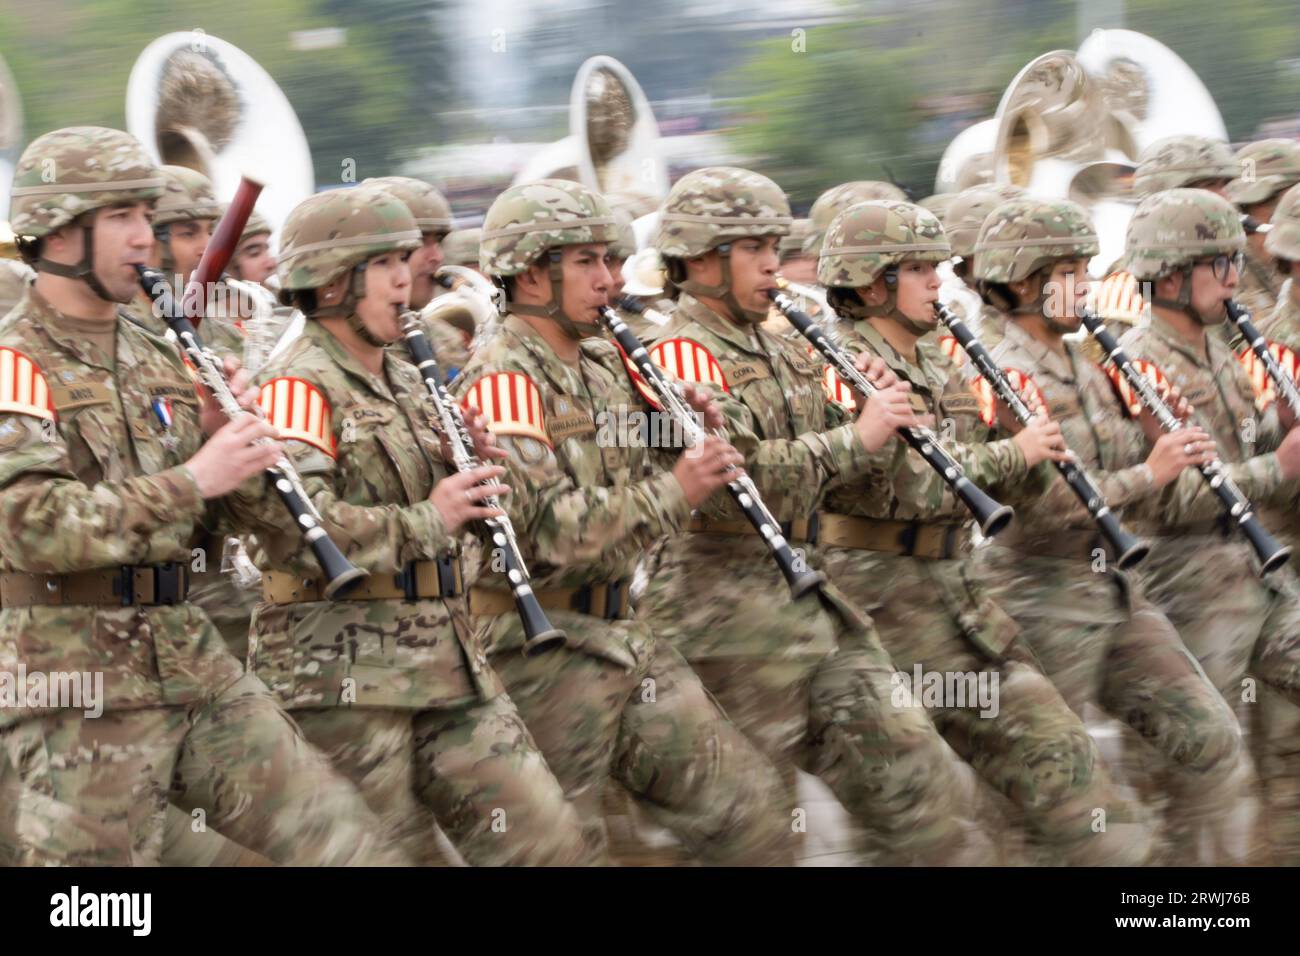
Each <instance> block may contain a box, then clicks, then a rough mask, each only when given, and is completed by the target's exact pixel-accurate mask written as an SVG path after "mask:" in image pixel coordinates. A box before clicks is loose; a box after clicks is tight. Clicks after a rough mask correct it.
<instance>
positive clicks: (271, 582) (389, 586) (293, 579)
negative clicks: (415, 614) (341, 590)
mask: <svg viewBox="0 0 1300 956" xmlns="http://www.w3.org/2000/svg"><path fill="white" fill-rule="evenodd" d="M327 584H328V582H327V581H325V580H324V579H323V578H304V577H299V576H298V575H295V574H289V573H288V572H286V571H266V572H264V573H263V574H262V597H263V599H264V600H266V601H267V602H268V603H270V604H300V603H303V602H305V601H325V600H329V599H328V598H326V597H325V587H326V585H327ZM464 593H465V578H464V574H463V572H462V570H461V565H460V559H459V558H439V559H437V560H436V561H408V562H407V563H406V565H405V567H403V568H402V570H401V571H398V572H397V573H396V574H372V575H370V577H368V578H366V579H364V580H363V581H360V582H359V583H357V584H355V585H354V586H353V587H352V589H351V590H349V591H348V592H347V594H346V595H344V596H342V597H341V598H335V600H342V601H428V600H433V599H435V598H450V597H456V596H457V595H460V594H464Z"/></svg>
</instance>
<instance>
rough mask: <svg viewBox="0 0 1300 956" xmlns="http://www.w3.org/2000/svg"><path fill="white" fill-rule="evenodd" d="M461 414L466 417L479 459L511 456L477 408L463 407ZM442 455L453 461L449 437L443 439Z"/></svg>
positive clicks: (448, 460) (475, 452) (466, 423)
mask: <svg viewBox="0 0 1300 956" xmlns="http://www.w3.org/2000/svg"><path fill="white" fill-rule="evenodd" d="M461 415H462V416H463V417H464V419H465V429H466V430H467V431H468V432H469V437H470V438H471V439H473V441H474V455H475V457H477V458H478V460H479V461H483V462H486V461H491V460H492V459H494V458H496V459H501V458H509V457H510V453H509V452H507V451H506V450H505V449H504V448H502V447H501V446H500V445H498V444H497V437H496V435H493V434H492V432H490V431H489V430H488V427H487V419H486V418H484V417H483V413H482V412H481V411H479V410H478V409H477V408H462V409H461ZM442 457H443V460H444V461H446V462H448V463H449V464H454V462H453V461H452V453H451V446H449V445H448V444H447V439H446V438H445V437H444V438H443V439H442Z"/></svg>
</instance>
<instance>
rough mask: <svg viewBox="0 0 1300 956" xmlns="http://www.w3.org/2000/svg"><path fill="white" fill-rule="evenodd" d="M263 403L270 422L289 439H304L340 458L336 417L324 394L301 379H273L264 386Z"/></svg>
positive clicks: (282, 435)
mask: <svg viewBox="0 0 1300 956" xmlns="http://www.w3.org/2000/svg"><path fill="white" fill-rule="evenodd" d="M259 404H261V406H262V411H264V412H266V418H267V421H269V422H270V423H271V424H272V425H274V426H275V427H276V428H278V429H279V430H280V437H281V438H283V439H285V440H286V441H300V442H305V443H306V444H308V445H311V446H312V447H313V448H319V449H320V450H321V451H323V452H324V453H325V454H327V455H329V456H330V457H331V458H334V457H337V448H336V447H335V442H334V419H333V412H332V410H331V409H330V404H329V402H328V401H326V399H325V396H324V394H322V393H321V390H320V389H318V388H317V387H316V386H315V385H313V384H312V383H311V382H308V381H305V380H303V379H301V378H290V377H285V378H277V379H272V380H271V381H269V382H267V383H266V384H265V385H263V386H262V391H261V398H260V400H259Z"/></svg>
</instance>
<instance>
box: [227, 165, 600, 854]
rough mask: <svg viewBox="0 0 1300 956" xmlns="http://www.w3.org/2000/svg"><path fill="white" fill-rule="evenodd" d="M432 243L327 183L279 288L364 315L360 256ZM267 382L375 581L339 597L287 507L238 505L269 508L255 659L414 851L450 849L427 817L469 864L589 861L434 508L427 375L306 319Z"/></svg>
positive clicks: (260, 553) (373, 200)
mask: <svg viewBox="0 0 1300 956" xmlns="http://www.w3.org/2000/svg"><path fill="white" fill-rule="evenodd" d="M418 242H419V233H418V231H417V230H416V227H415V224H414V222H413V221H412V217H411V214H410V213H409V212H408V211H407V209H406V207H405V206H404V205H403V204H402V203H401V202H400V201H398V200H396V199H394V198H392V197H391V196H389V195H385V194H384V193H380V192H379V191H377V190H371V189H369V188H367V187H360V188H357V189H352V190H340V191H335V192H330V193H323V194H320V195H317V196H314V197H312V198H310V199H308V200H306V201H305V202H304V203H302V204H300V205H299V206H298V207H297V208H296V209H295V210H294V212H293V213H292V214H291V215H290V217H289V220H288V221H287V223H286V224H285V229H284V242H283V247H282V251H281V256H280V263H279V276H280V284H281V287H282V288H283V289H284V290H287V291H289V292H296V291H299V290H314V289H318V288H320V287H321V286H323V285H325V284H327V283H329V282H331V281H332V280H334V279H335V278H336V277H338V276H339V275H348V276H350V283H351V284H350V290H349V293H348V300H347V301H345V302H344V303H343V304H342V305H339V306H328V307H324V306H318V307H316V308H311V307H310V306H309V309H308V311H309V318H318V317H320V316H321V315H322V314H325V315H342V316H346V317H348V321H349V323H354V322H359V321H360V320H359V319H357V318H356V317H355V308H356V301H357V300H358V299H360V298H361V297H362V296H363V295H364V294H365V293H364V282H365V278H364V271H363V270H361V269H360V268H359V267H360V266H362V265H363V264H364V263H365V262H366V261H367V260H368V259H370V258H372V257H374V256H377V255H381V254H383V253H386V252H391V251H394V250H402V249H410V248H412V247H413V246H414V245H415V244H417V243H418ZM258 382H259V384H260V385H261V389H262V392H261V394H262V408H263V409H264V410H265V411H266V412H267V417H268V418H269V420H270V421H271V422H272V423H273V424H275V425H276V426H277V427H278V428H279V429H280V430H281V433H282V435H283V436H284V437H285V438H286V439H287V440H288V441H289V445H288V447H289V449H290V452H291V454H292V455H293V458H294V460H295V463H296V464H297V466H298V470H299V473H300V474H301V475H302V478H303V485H304V488H305V489H306V491H307V494H308V496H309V497H310V498H311V499H312V501H313V502H314V504H315V506H316V509H317V510H318V511H319V512H320V514H321V515H322V516H323V518H324V522H323V524H324V527H325V528H326V529H327V530H328V531H329V532H330V535H331V537H333V539H334V540H335V541H336V542H337V543H338V544H339V546H340V548H342V550H343V551H344V553H345V554H346V555H347V556H348V557H349V559H350V560H351V561H352V562H353V563H354V565H355V566H357V567H359V568H362V569H365V570H367V571H369V572H370V575H371V577H370V579H369V580H368V581H366V582H363V583H362V584H361V585H359V586H358V587H357V589H356V590H355V591H353V592H350V594H349V595H348V596H345V597H343V598H342V599H336V600H328V599H325V598H324V597H323V587H324V583H325V582H323V581H321V580H320V577H321V576H320V568H319V566H318V565H317V563H316V560H315V557H314V556H313V555H312V553H311V550H310V548H309V547H308V546H307V544H306V542H305V541H304V539H303V537H302V535H301V533H300V532H299V530H298V529H297V528H296V527H294V525H293V524H292V523H291V522H289V521H287V520H286V512H285V510H284V508H283V505H282V503H281V502H280V501H279V500H274V499H271V498H270V497H269V496H263V497H261V498H258V499H253V500H249V499H247V498H246V497H245V498H243V499H241V503H240V507H241V509H243V508H247V509H248V510H249V511H250V512H251V513H252V514H253V515H255V517H254V518H253V519H252V520H254V521H255V522H256V530H257V538H258V547H257V549H256V550H255V552H254V557H255V560H256V561H257V564H258V566H259V567H260V568H261V569H262V573H263V601H262V602H261V603H260V604H258V606H257V610H256V612H255V613H254V615H253V628H252V638H251V647H250V652H249V668H250V670H251V671H252V672H253V673H255V674H257V675H258V676H259V677H260V678H262V679H263V680H264V681H266V684H267V686H268V687H270V688H271V690H273V691H274V692H276V693H277V694H279V695H280V697H281V698H282V699H283V701H284V703H285V705H286V706H287V707H288V708H289V709H290V710H291V711H292V712H293V714H294V716H295V718H296V719H297V720H298V723H299V724H300V725H301V727H302V729H303V733H304V734H305V735H306V737H307V739H308V740H310V741H311V742H312V743H313V744H315V745H316V746H317V747H319V748H320V749H321V750H322V751H323V752H324V753H325V754H326V755H328V756H329V758H330V759H331V760H332V761H333V762H334V764H335V766H336V767H338V768H339V769H340V770H341V771H342V772H343V773H344V774H345V775H346V776H348V777H349V778H350V779H351V780H352V781H353V782H354V783H355V784H356V785H357V786H358V787H360V788H361V791H362V793H363V794H364V795H365V797H366V800H367V802H368V803H369V804H370V806H371V807H372V809H374V810H375V812H376V813H377V814H378V815H379V816H380V819H381V821H382V822H383V824H384V826H385V829H386V830H387V831H388V833H389V834H390V835H391V837H392V838H393V839H395V840H397V841H399V842H400V843H401V844H403V845H405V846H406V847H407V848H408V850H409V853H410V855H411V856H412V858H413V859H416V860H418V861H421V862H429V861H430V860H431V859H434V858H435V844H434V831H433V826H432V820H431V819H430V816H429V814H430V812H432V813H433V815H434V816H436V818H437V820H438V822H439V824H441V826H442V827H443V828H444V831H445V832H446V833H447V834H448V836H449V838H450V839H451V841H452V843H453V844H455V845H456V847H457V848H458V849H459V850H460V852H461V854H462V855H463V856H464V857H465V859H466V860H467V861H468V862H470V863H472V864H477V865H495V864H505V863H542V864H555V863H559V864H571V863H576V862H581V861H583V860H584V859H586V858H587V853H586V850H585V848H584V845H583V839H582V833H581V829H580V827H579V824H578V817H577V814H576V811H575V810H574V809H573V807H572V806H571V805H570V804H569V803H568V801H567V800H566V799H565V797H564V793H563V792H562V791H561V789H560V786H559V784H558V783H557V782H556V780H555V778H554V777H553V776H552V775H551V773H550V771H549V770H548V769H547V767H546V763H545V761H544V760H543V759H542V756H541V754H540V753H539V752H538V751H537V749H536V747H535V746H534V745H533V742H532V738H531V737H530V736H529V733H528V730H527V728H525V727H524V725H523V722H522V721H521V720H520V718H519V715H518V714H517V713H516V711H515V708H514V705H513V704H512V703H511V701H510V698H509V697H507V696H506V695H505V694H504V693H503V691H502V688H501V682H500V681H499V680H498V679H497V676H496V674H494V673H493V671H492V669H491V668H490V667H489V666H488V663H487V659H486V657H485V655H484V652H483V648H482V646H481V645H480V644H479V643H478V642H477V641H476V640H475V639H474V637H473V635H472V633H471V630H470V626H469V620H468V617H467V614H466V609H465V597H464V588H463V585H462V584H461V583H460V581H459V580H457V579H458V578H460V577H461V576H460V575H459V574H458V573H457V570H458V569H457V561H458V555H459V551H460V535H459V534H458V533H455V532H449V531H448V530H447V529H446V528H445V527H444V524H443V519H442V516H441V514H440V512H439V510H438V508H437V506H436V505H435V504H434V503H433V502H432V501H431V500H428V499H429V494H430V492H431V490H432V489H433V487H434V485H435V484H436V483H437V482H438V481H440V480H441V479H442V478H444V477H445V476H446V475H447V473H448V472H447V468H446V466H445V465H444V464H443V461H442V455H441V451H440V448H439V438H438V435H437V434H436V433H435V431H434V429H435V424H434V423H435V422H436V420H437V416H436V412H435V411H434V409H433V407H432V404H431V400H430V399H429V397H428V395H427V392H426V389H425V387H424V383H423V382H422V381H421V380H420V377H419V373H418V372H417V370H416V369H415V368H414V366H413V365H412V363H411V362H410V361H409V360H406V359H404V358H403V357H402V356H401V354H400V352H399V351H398V350H397V349H388V350H386V351H385V353H384V358H383V371H382V374H380V375H374V374H372V373H370V372H369V371H367V370H366V368H365V367H364V366H363V365H362V364H361V363H360V361H359V360H358V359H356V358H355V357H353V355H352V354H351V353H350V352H349V351H348V350H347V349H346V348H345V347H344V346H343V345H342V344H341V343H340V342H339V341H338V339H336V338H335V337H334V336H333V335H332V334H331V333H330V332H329V331H328V330H327V329H326V328H324V327H323V326H322V325H321V324H320V323H319V322H316V321H309V322H308V323H307V327H306V329H305V331H304V332H303V334H302V336H301V337H299V338H298V339H296V340H295V341H294V342H293V343H292V344H291V345H290V346H289V347H288V349H287V351H286V352H285V353H284V354H283V355H282V356H280V357H278V358H277V359H275V360H274V361H273V362H272V363H271V364H270V365H269V366H268V367H267V368H266V369H264V370H263V371H262V373H261V374H260V375H259V376H258ZM403 575H405V580H407V581H408V583H407V584H406V585H402V584H401V581H402V580H403V577H402V576H403ZM501 821H504V824H505V835H502V834H501V832H500V830H499V828H498V827H499V823H500V822H501ZM494 824H497V825H494Z"/></svg>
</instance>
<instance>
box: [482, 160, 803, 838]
mask: <svg viewBox="0 0 1300 956" xmlns="http://www.w3.org/2000/svg"><path fill="white" fill-rule="evenodd" d="M612 222H613V219H612V217H611V215H610V213H609V209H608V207H607V205H606V204H605V202H604V200H603V199H601V198H600V197H598V196H596V195H594V194H592V193H590V192H588V191H587V190H585V189H584V188H583V187H581V186H579V185H577V184H575V183H569V182H561V181H559V180H543V181H541V182H538V183H532V184H529V185H524V186H516V187H512V188H511V189H509V190H507V191H506V192H504V193H502V194H501V196H499V197H497V200H496V202H495V203H493V205H492V208H491V209H490V210H489V212H488V216H487V221H486V222H485V224H484V228H483V245H482V253H481V261H482V266H483V270H484V271H485V272H487V273H488V274H489V275H492V276H500V277H508V276H514V275H518V274H519V273H520V272H522V271H524V270H525V269H526V268H528V267H529V265H530V264H531V263H533V262H534V261H536V260H537V259H538V257H539V256H547V255H548V253H549V254H550V255H551V256H552V258H551V259H550V268H551V274H552V281H553V283H555V285H556V286H558V285H559V284H560V282H561V276H562V273H561V270H560V266H559V263H558V262H557V261H556V259H555V258H554V256H555V255H556V254H558V252H559V247H560V246H562V245H564V244H572V243H587V242H608V241H609V239H610V238H611V230H610V226H611V225H612ZM544 261H545V260H544ZM560 303H561V289H559V288H554V291H553V293H552V299H551V301H550V303H549V304H548V305H546V306H539V305H526V304H523V303H511V304H510V305H509V306H508V307H507V314H506V316H505V318H504V321H503V322H502V325H501V329H500V331H499V332H498V333H497V335H496V336H495V338H493V339H491V340H490V341H488V342H486V343H484V345H483V346H481V347H480V349H479V350H478V352H477V353H476V354H475V355H474V358H473V359H472V360H471V362H470V365H469V368H467V369H466V370H465V372H464V373H463V374H462V376H461V379H460V382H459V386H458V388H459V391H460V392H461V394H463V395H465V396H466V400H467V402H468V403H469V404H470V405H474V406H478V407H479V408H481V409H482V410H483V412H484V414H485V415H486V416H487V418H488V420H489V422H491V427H492V429H493V431H494V432H495V433H496V435H497V436H498V440H499V441H500V444H501V445H502V446H503V447H504V448H505V449H506V450H507V451H508V452H509V453H510V458H509V460H508V462H507V467H508V469H509V473H508V475H507V478H506V482H507V483H508V484H509V485H510V487H511V488H512V489H513V490H512V492H511V494H510V496H509V497H508V498H507V499H506V500H505V504H506V506H507V508H508V509H509V512H510V518H511V520H512V522H513V523H514V527H515V530H516V532H517V534H518V536H519V542H520V546H521V548H522V550H523V553H524V558H525V561H526V562H527V565H528V567H529V570H530V571H531V573H532V585H533V590H534V592H535V593H536V594H537V595H538V597H539V600H540V601H542V603H543V606H545V607H546V608H547V613H548V615H549V617H550V619H551V622H552V623H553V624H554V625H555V626H556V627H558V628H561V629H562V630H563V631H564V632H565V633H566V634H567V635H568V646H567V647H566V648H564V649H561V650H557V651H553V652H551V653H549V654H546V655H544V656H540V657H525V656H524V655H522V654H521V653H520V647H521V644H522V641H523V631H522V628H521V626H520V622H519V619H518V616H517V615H516V614H515V612H514V608H513V603H512V602H511V601H510V599H509V595H508V593H506V592H504V591H501V590H497V586H496V584H495V582H494V581H492V580H491V578H485V579H484V580H482V581H481V582H480V583H479V584H478V585H477V586H476V587H475V588H474V589H473V591H472V592H471V597H470V610H471V613H473V614H476V615H480V617H479V620H478V634H479V636H480V637H481V638H482V639H484V640H485V641H486V642H487V644H488V646H489V648H490V653H491V659H492V662H493V665H494V666H495V667H496V668H497V670H498V672H499V673H500V675H501V679H502V680H503V681H504V682H505V685H506V687H507V689H509V691H510V693H511V695H512V696H513V697H514V699H515V701H516V703H517V704H518V706H519V710H520V713H521V714H523V716H524V720H525V722H526V723H527V724H528V727H529V729H530V730H532V732H533V733H534V734H535V735H536V737H537V740H538V742H539V744H540V745H541V747H542V751H543V753H545V754H546V759H547V761H548V762H549V764H550V765H551V767H552V768H553V769H554V770H555V772H556V775H557V776H558V777H559V778H560V781H561V782H562V783H563V784H564V787H565V790H566V791H567V792H568V793H569V794H570V795H571V796H573V797H575V798H581V799H583V800H584V801H585V802H587V805H588V806H589V808H590V814H591V819H592V821H593V826H597V825H598V824H597V823H596V821H595V815H596V812H597V809H598V808H599V806H600V803H601V800H600V798H601V794H602V791H603V788H604V786H605V781H606V779H607V778H608V777H609V776H610V775H612V776H613V777H614V778H615V779H616V780H618V781H619V782H620V783H621V784H622V785H623V786H624V787H626V788H627V790H628V791H629V792H630V793H631V794H632V795H633V797H635V798H637V800H638V802H639V805H640V806H641V807H642V808H643V809H644V810H645V811H646V812H647V813H648V814H649V815H650V816H651V818H652V819H653V820H654V821H655V822H657V823H659V824H661V825H663V826H666V827H668V828H669V829H671V830H672V831H673V832H674V833H675V834H676V835H677V836H678V837H679V838H680V839H681V840H682V842H683V843H684V844H685V845H686V847H687V849H688V850H689V851H690V852H691V853H693V854H694V855H697V856H701V857H703V858H704V859H705V860H706V861H708V862H714V863H726V862H730V863H761V862H770V861H772V860H774V859H776V858H777V857H776V854H778V853H779V852H780V849H781V846H782V844H783V842H784V839H785V834H788V833H789V832H790V831H789V829H788V828H789V825H790V824H789V819H788V818H785V819H783V818H782V816H781V814H780V812H779V810H778V809H777V806H778V803H777V800H778V798H777V793H778V790H777V787H778V782H777V779H776V776H775V773H774V772H773V770H772V768H771V766H770V764H768V763H767V762H766V761H765V760H764V759H763V758H762V757H761V756H760V754H759V753H758V752H757V751H756V750H755V749H754V748H753V746H752V745H751V744H750V743H749V742H748V741H747V740H746V739H745V738H744V737H743V736H742V735H741V734H740V732H739V731H737V730H736V728H735V727H734V726H732V724H731V723H730V722H729V721H728V720H727V719H726V718H725V717H724V716H723V714H722V713H721V711H720V710H719V709H718V707H717V705H716V704H715V703H714V701H713V700H712V699H711V698H710V696H709V694H708V692H707V691H706V690H705V689H704V687H703V685H701V683H700V680H699V678H698V677H696V676H695V674H694V673H693V672H692V671H691V669H690V667H689V666H688V665H687V663H686V661H685V660H683V659H682V657H681V655H680V654H678V653H677V652H676V651H675V650H674V649H673V648H672V646H671V645H669V644H668V643H667V642H665V641H662V640H659V639H658V638H657V637H656V636H655V635H654V634H653V633H652V631H651V629H650V628H649V627H648V626H647V624H646V623H645V622H644V621H641V620H637V619H635V618H634V617H632V615H631V613H630V611H629V610H628V605H627V601H626V591H627V584H628V583H629V579H630V577H631V575H632V571H633V568H634V567H635V565H636V563H637V560H638V558H639V557H640V555H641V552H642V551H643V550H644V549H645V548H646V547H648V546H649V545H650V544H652V543H653V542H655V541H656V540H657V539H658V538H659V537H660V536H662V535H664V534H666V533H674V532H677V531H679V530H680V529H682V528H683V527H684V526H685V524H686V522H687V521H688V519H689V517H690V507H689V505H688V504H687V503H686V499H685V497H684V495H683V492H682V488H681V485H680V484H679V483H678V481H677V479H676V477H675V476H674V475H673V474H672V473H671V472H670V471H667V470H664V467H665V466H666V465H668V464H671V460H669V461H664V460H663V459H664V457H665V456H664V455H663V454H662V453H661V452H659V451H658V450H656V449H652V448H647V447H645V445H646V442H644V441H640V440H638V439H640V437H641V436H640V433H639V431H637V425H636V424H635V423H630V424H629V423H627V422H626V416H627V413H628V412H629V411H630V410H637V409H640V408H641V407H642V406H641V403H640V400H639V399H638V397H637V393H636V391H634V389H633V387H632V384H631V382H630V381H629V378H628V373H627V371H626V370H625V368H624V366H623V364H622V362H621V360H620V358H619V355H618V352H617V351H616V349H615V348H614V346H613V345H612V344H610V343H609V342H607V341H604V340H603V339H601V338H599V337H596V336H593V335H590V334H585V333H590V332H591V331H594V327H593V326H588V325H579V324H578V323H575V322H573V320H571V319H570V318H569V317H568V316H567V315H565V314H564V313H563V312H562V310H561V308H560ZM520 313H523V314H528V315H536V316H538V317H543V316H546V317H549V318H548V319H547V320H548V321H555V322H556V323H557V324H558V325H560V327H561V328H564V329H565V330H566V332H567V334H569V335H570V336H573V337H575V338H578V337H581V338H582V341H581V344H580V356H579V359H578V362H577V363H576V364H573V365H570V364H569V363H567V362H565V361H563V360H561V359H560V358H559V357H558V356H557V355H556V354H555V352H554V351H553V350H552V349H551V348H550V347H549V346H548V345H547V343H546V341H545V340H544V339H543V338H542V337H541V336H540V335H539V334H538V333H537V332H536V331H534V330H533V328H532V327H531V326H530V325H529V324H528V323H526V322H524V321H523V320H522V319H521V318H520ZM510 396H513V397H514V401H510V400H509V397H510ZM620 411H621V412H622V413H623V416H622V418H620V414H619V413H620ZM598 422H599V423H600V425H599V426H598V425H597V423H598ZM598 436H600V438H599V439H598Z"/></svg>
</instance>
